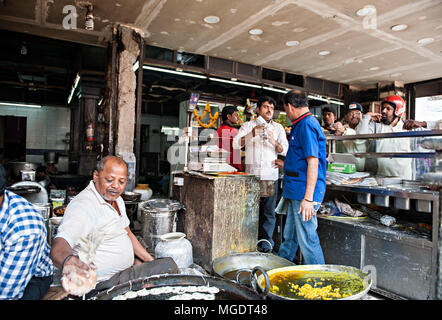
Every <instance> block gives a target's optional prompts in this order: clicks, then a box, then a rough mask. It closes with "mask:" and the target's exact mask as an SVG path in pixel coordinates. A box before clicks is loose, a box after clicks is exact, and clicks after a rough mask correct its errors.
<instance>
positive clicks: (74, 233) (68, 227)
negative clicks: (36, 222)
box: [56, 181, 134, 281]
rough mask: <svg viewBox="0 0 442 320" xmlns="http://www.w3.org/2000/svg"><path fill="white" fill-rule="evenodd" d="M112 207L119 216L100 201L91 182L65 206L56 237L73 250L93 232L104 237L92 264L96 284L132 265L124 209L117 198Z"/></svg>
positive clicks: (127, 221)
mask: <svg viewBox="0 0 442 320" xmlns="http://www.w3.org/2000/svg"><path fill="white" fill-rule="evenodd" d="M116 203H117V205H118V208H119V210H120V213H121V216H120V215H119V214H118V212H117V211H116V210H115V209H114V208H113V207H112V206H111V205H110V204H109V203H107V202H106V201H105V200H104V199H103V198H102V197H101V195H100V194H99V193H98V192H97V190H96V189H95V185H94V182H93V181H91V182H90V183H89V185H88V186H87V187H86V188H85V189H84V190H83V191H82V192H80V193H79V194H78V195H77V196H76V197H75V198H74V199H72V201H71V202H69V204H68V206H67V207H66V211H65V213H64V216H63V220H62V222H61V224H60V227H59V228H58V232H57V235H56V238H58V237H61V238H63V239H65V240H66V241H67V242H68V243H69V245H70V246H71V247H72V248H74V246H75V245H76V244H77V242H78V241H79V240H80V239H81V238H86V237H87V235H88V234H89V233H90V232H92V231H94V230H95V229H97V230H99V232H102V233H104V234H105V236H104V238H103V240H102V242H101V244H100V245H99V246H98V248H97V251H96V255H95V258H94V260H93V263H94V264H95V266H96V267H97V270H96V271H97V276H98V281H103V280H107V279H109V278H110V277H111V276H113V275H114V274H115V273H117V272H119V271H122V270H124V269H126V268H128V267H130V266H132V265H133V263H134V249H133V247H132V242H131V240H130V238H129V236H128V234H127V231H126V230H125V228H126V227H127V226H129V223H130V221H129V219H128V218H127V215H126V207H125V204H124V201H123V199H122V198H121V197H118V198H117V200H116Z"/></svg>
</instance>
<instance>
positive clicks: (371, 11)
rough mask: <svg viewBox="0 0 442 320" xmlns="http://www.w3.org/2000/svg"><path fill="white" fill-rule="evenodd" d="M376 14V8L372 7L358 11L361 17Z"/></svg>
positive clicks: (368, 6)
mask: <svg viewBox="0 0 442 320" xmlns="http://www.w3.org/2000/svg"><path fill="white" fill-rule="evenodd" d="M374 13H376V7H375V6H372V5H367V6H365V7H363V8H361V9H359V10H358V11H356V14H357V15H358V16H360V17H365V16H368V15H371V14H374Z"/></svg>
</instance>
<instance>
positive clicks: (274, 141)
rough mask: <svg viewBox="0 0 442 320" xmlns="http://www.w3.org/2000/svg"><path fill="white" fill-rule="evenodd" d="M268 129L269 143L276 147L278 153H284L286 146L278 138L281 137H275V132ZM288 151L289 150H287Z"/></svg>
mask: <svg viewBox="0 0 442 320" xmlns="http://www.w3.org/2000/svg"><path fill="white" fill-rule="evenodd" d="M266 131H267V135H268V138H269V139H268V141H269V143H270V144H271V145H272V146H273V147H274V148H275V152H276V153H279V154H280V153H282V152H283V151H284V146H283V145H282V143H280V142H279V141H278V140H280V138H279V137H276V139H275V137H274V136H273V132H272V131H270V130H266ZM286 152H287V151H286Z"/></svg>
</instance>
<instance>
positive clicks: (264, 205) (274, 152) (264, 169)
mask: <svg viewBox="0 0 442 320" xmlns="http://www.w3.org/2000/svg"><path fill="white" fill-rule="evenodd" d="M275 106H276V101H275V100H274V99H273V98H271V97H267V96H264V97H261V98H259V100H258V103H257V108H256V113H257V115H258V116H259V117H258V119H256V120H251V121H248V122H246V123H244V124H243V125H242V126H241V128H240V129H239V131H238V134H237V135H236V136H235V138H234V139H233V143H232V144H233V148H237V149H242V148H244V147H245V153H246V157H245V172H247V173H250V174H253V175H255V176H257V177H259V179H260V180H261V181H269V182H270V183H272V184H273V195H271V196H266V197H262V198H261V199H260V206H259V207H260V219H259V220H260V221H259V232H258V236H259V238H260V239H266V240H268V241H269V242H270V243H271V244H272V246H273V245H274V241H273V239H272V238H273V232H274V230H275V224H276V215H275V207H276V199H277V193H278V178H279V171H278V168H277V167H276V166H275V164H274V161H275V160H276V159H277V157H278V155H283V156H285V155H286V153H287V149H288V141H287V135H286V133H285V130H284V127H283V126H282V125H281V124H279V123H277V122H275V121H273V120H272V118H273V113H274V109H275ZM269 194H270V193H269ZM261 250H262V251H264V252H267V251H269V250H270V246H269V245H268V244H267V243H262V248H261Z"/></svg>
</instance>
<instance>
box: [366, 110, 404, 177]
mask: <svg viewBox="0 0 442 320" xmlns="http://www.w3.org/2000/svg"><path fill="white" fill-rule="evenodd" d="M370 119H371V117H370V115H364V117H363V118H362V120H361V129H360V131H359V132H358V133H359V134H364V133H389V132H402V131H405V130H404V129H403V125H404V122H403V121H402V119H399V122H398V123H397V124H396V126H394V127H392V126H391V125H385V124H383V123H376V122H373V121H370ZM376 152H380V153H393V152H411V145H410V139H409V138H394V139H392V138H385V139H377V140H376ZM377 160H378V161H377V162H378V172H377V174H379V175H382V176H386V177H400V178H401V179H404V180H411V179H412V168H411V165H412V159H410V158H378V159H377Z"/></svg>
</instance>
